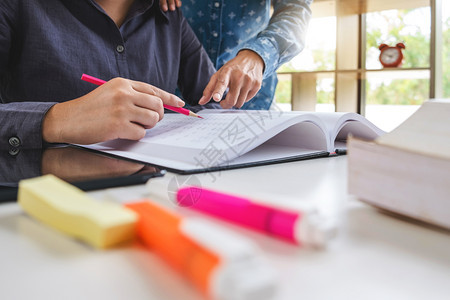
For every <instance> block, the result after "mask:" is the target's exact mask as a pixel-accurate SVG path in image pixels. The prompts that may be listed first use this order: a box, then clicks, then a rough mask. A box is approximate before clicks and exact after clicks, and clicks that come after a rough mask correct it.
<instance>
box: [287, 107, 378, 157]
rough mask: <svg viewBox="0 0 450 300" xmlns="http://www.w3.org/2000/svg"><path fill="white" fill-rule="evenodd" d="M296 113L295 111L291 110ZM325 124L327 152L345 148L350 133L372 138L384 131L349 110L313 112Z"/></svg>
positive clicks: (366, 138)
mask: <svg viewBox="0 0 450 300" xmlns="http://www.w3.org/2000/svg"><path fill="white" fill-rule="evenodd" d="M293 113H297V112H293ZM312 114H314V116H316V117H318V118H319V119H320V120H321V121H323V123H324V124H325V128H326V131H327V132H326V135H327V136H328V138H329V141H328V143H329V145H331V148H330V149H329V152H334V151H335V150H336V149H346V142H347V137H348V135H349V134H351V135H352V136H354V137H358V138H361V139H365V140H373V139H375V138H377V137H378V136H380V135H383V134H384V133H385V132H384V131H383V130H381V129H380V128H378V127H377V126H375V125H374V124H373V123H371V122H370V121H369V120H367V119H366V118H365V117H363V116H362V115H360V114H357V113H349V112H314V113H312Z"/></svg>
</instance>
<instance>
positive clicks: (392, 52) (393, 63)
mask: <svg viewBox="0 0 450 300" xmlns="http://www.w3.org/2000/svg"><path fill="white" fill-rule="evenodd" d="M405 48H406V47H405V44H403V43H398V44H397V45H395V47H390V46H388V45H386V44H381V45H380V47H378V49H380V51H381V53H380V62H381V64H382V65H383V67H385V68H396V67H399V66H400V65H401V64H402V61H403V53H402V50H403V49H405Z"/></svg>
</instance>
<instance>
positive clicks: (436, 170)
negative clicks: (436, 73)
mask: <svg viewBox="0 0 450 300" xmlns="http://www.w3.org/2000/svg"><path fill="white" fill-rule="evenodd" d="M348 179H349V180H348V183H349V189H348V190H349V193H350V194H353V195H356V196H357V197H358V198H359V199H360V200H362V201H365V202H367V203H369V204H372V205H374V206H377V207H379V208H383V209H386V210H389V211H392V212H395V213H399V214H402V215H405V216H408V217H412V218H415V219H418V220H420V221H424V222H428V223H431V224H434V225H438V226H441V227H444V228H447V229H450V101H447V100H432V101H428V102H426V103H424V104H423V105H422V106H421V107H420V108H419V109H418V110H417V111H416V112H415V113H414V114H413V115H412V116H411V117H410V118H408V119H407V120H406V121H405V122H404V123H402V124H401V125H400V126H399V127H397V128H396V129H394V130H393V131H392V132H390V133H387V134H385V135H382V136H380V137H378V138H376V139H374V140H373V141H363V140H359V139H356V138H352V139H350V140H349V142H348Z"/></svg>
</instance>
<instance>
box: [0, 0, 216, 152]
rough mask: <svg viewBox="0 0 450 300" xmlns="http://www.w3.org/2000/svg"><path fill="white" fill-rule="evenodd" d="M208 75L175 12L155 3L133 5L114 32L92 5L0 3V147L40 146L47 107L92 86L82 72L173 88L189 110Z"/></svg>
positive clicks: (203, 57) (51, 0)
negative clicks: (179, 91) (180, 95)
mask: <svg viewBox="0 0 450 300" xmlns="http://www.w3.org/2000/svg"><path fill="white" fill-rule="evenodd" d="M214 71H215V70H214V67H213V65H212V63H211V62H210V60H209V58H208V56H207V54H206V53H205V51H204V50H203V48H202V47H201V44H200V43H199V42H198V40H197V38H196V37H195V35H194V34H193V32H192V30H191V29H190V27H189V26H188V25H187V23H186V20H185V19H184V17H183V16H182V14H181V12H180V10H177V11H176V12H167V13H164V12H162V11H161V10H160V8H159V3H158V1H154V0H136V1H135V3H134V4H133V6H132V8H131V9H130V12H129V15H128V17H127V19H126V20H125V22H124V23H123V25H122V26H121V27H120V28H117V26H116V24H115V23H114V22H113V21H112V19H110V18H109V17H108V16H107V15H106V13H105V12H104V11H103V9H102V8H101V7H100V6H99V5H97V4H96V2H95V1H94V0H8V1H0V98H1V104H0V124H1V127H0V149H1V148H10V147H11V141H12V140H11V138H13V140H14V141H20V143H18V146H20V147H26V148H32V147H33V148H34V147H41V146H42V133H41V123H42V119H43V117H44V115H45V113H46V112H47V111H48V109H49V108H50V107H51V106H52V105H54V104H55V103H58V102H63V101H67V100H72V99H75V98H77V97H80V96H82V95H84V94H86V93H88V92H90V91H92V90H93V89H94V88H96V86H94V85H93V84H91V83H88V82H84V81H81V80H80V77H81V75H82V74H83V73H86V74H89V75H92V76H95V77H98V78H101V79H104V80H109V79H112V78H114V77H124V78H129V79H132V80H139V81H143V82H147V83H149V84H152V85H154V86H157V87H159V88H161V89H163V90H166V91H168V92H170V93H173V92H175V89H176V87H177V85H178V86H179V88H180V90H181V91H182V94H183V98H184V100H185V101H186V102H187V103H188V104H191V105H195V104H196V103H197V101H198V99H200V97H201V94H202V92H203V89H204V87H205V86H206V85H207V83H208V81H209V78H210V77H211V75H212V74H213V73H214ZM15 144H17V143H15Z"/></svg>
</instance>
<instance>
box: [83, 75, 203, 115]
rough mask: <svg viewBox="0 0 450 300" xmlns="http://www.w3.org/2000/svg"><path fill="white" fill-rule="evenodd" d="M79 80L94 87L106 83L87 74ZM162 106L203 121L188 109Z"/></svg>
mask: <svg viewBox="0 0 450 300" xmlns="http://www.w3.org/2000/svg"><path fill="white" fill-rule="evenodd" d="M81 80H84V81H87V82H90V83H93V84H96V85H102V84H104V83H105V82H106V81H104V80H102V79H98V78H96V77H93V76H91V75H87V74H83V75H81ZM163 106H164V108H166V109H169V110H171V111H174V112H177V113H180V114H183V115H186V116H190V117H196V118H200V119H203V118H202V117H200V116H199V115H197V114H195V113H193V112H192V111H190V110H189V109H186V108H182V107H175V106H171V105H167V104H164V105H163Z"/></svg>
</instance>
